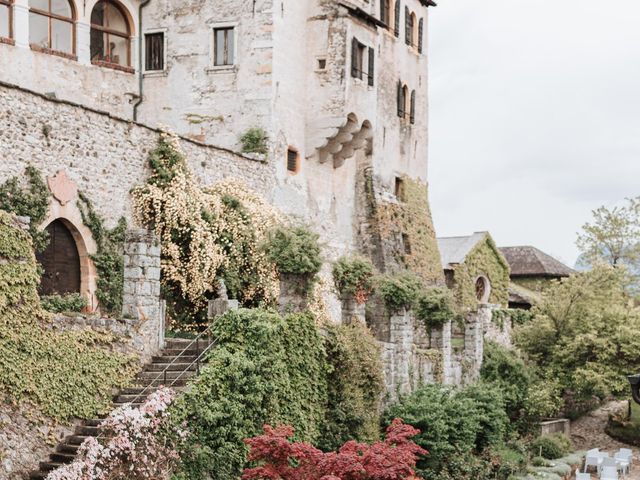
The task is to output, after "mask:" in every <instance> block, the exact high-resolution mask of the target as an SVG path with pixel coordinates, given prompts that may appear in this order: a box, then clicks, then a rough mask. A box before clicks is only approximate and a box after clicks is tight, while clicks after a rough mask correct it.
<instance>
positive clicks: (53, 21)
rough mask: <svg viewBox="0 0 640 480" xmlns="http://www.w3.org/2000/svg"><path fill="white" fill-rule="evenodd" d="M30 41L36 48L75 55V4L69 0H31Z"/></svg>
mask: <svg viewBox="0 0 640 480" xmlns="http://www.w3.org/2000/svg"><path fill="white" fill-rule="evenodd" d="M29 43H30V44H31V46H32V47H35V48H43V49H47V50H53V51H56V52H62V53H66V54H69V55H73V53H74V51H75V11H74V9H73V6H72V5H71V4H70V3H69V2H68V1H67V0H29Z"/></svg>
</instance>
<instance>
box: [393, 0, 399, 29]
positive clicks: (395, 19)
mask: <svg viewBox="0 0 640 480" xmlns="http://www.w3.org/2000/svg"><path fill="white" fill-rule="evenodd" d="M394 1H395V2H396V4H395V5H394V8H393V34H394V35H395V36H396V37H399V36H400V0H394Z"/></svg>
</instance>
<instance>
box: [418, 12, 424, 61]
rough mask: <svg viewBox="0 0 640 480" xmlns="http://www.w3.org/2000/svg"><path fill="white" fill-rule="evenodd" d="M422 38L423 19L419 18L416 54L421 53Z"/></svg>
mask: <svg viewBox="0 0 640 480" xmlns="http://www.w3.org/2000/svg"><path fill="white" fill-rule="evenodd" d="M423 37H424V18H421V19H420V23H418V53H422V46H423Z"/></svg>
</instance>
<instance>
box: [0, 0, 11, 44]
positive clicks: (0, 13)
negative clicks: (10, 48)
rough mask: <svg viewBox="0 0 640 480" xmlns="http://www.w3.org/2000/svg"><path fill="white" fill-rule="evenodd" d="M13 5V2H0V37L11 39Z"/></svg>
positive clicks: (7, 0)
mask: <svg viewBox="0 0 640 480" xmlns="http://www.w3.org/2000/svg"><path fill="white" fill-rule="evenodd" d="M11 3H12V0H0V37H2V38H11V37H12V36H13V35H12V32H11V30H12V28H11V14H12V11H11Z"/></svg>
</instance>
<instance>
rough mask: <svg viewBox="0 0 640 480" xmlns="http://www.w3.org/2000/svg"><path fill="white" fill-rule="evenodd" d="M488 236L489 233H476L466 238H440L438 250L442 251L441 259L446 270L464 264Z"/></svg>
mask: <svg viewBox="0 0 640 480" xmlns="http://www.w3.org/2000/svg"><path fill="white" fill-rule="evenodd" d="M487 235H489V233H488V232H476V233H474V234H473V235H469V236H466V237H440V238H438V249H439V250H440V258H441V259H442V266H443V267H444V269H445V270H447V269H451V266H452V265H453V264H456V263H463V262H464V260H465V259H466V258H467V255H469V253H470V252H471V250H473V248H474V247H475V246H476V245H478V243H480V242H482V241H484V240H485V239H486V238H487Z"/></svg>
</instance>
